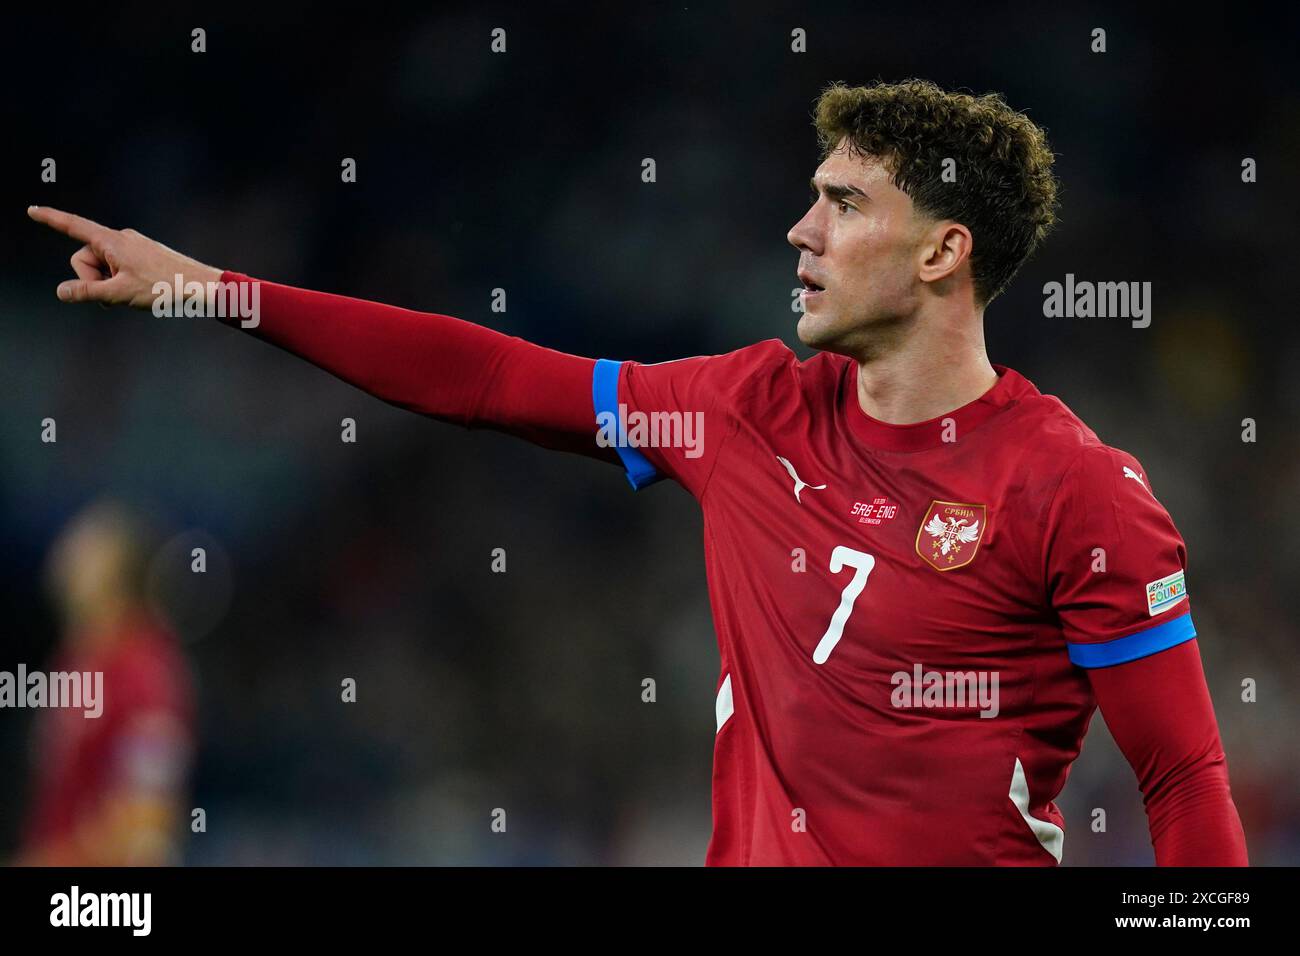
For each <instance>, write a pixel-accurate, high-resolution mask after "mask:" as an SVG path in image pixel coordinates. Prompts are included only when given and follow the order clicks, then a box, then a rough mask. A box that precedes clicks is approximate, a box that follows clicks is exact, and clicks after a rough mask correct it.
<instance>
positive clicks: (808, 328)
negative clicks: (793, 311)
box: [796, 312, 842, 349]
mask: <svg viewBox="0 0 1300 956" xmlns="http://www.w3.org/2000/svg"><path fill="white" fill-rule="evenodd" d="M841 331H842V330H841V329H840V328H839V325H838V323H837V322H835V320H834V318H833V317H831V316H829V315H815V314H813V313H811V312H805V313H804V314H803V315H801V316H799V325H798V327H797V328H796V332H797V333H798V335H799V341H800V342H802V343H803V344H804V345H806V346H808V347H809V348H810V349H826V348H829V347H830V346H831V345H833V344H834V343H835V342H836V340H838V339H839V338H840V334H841Z"/></svg>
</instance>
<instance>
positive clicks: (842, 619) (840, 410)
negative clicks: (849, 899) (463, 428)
mask: <svg viewBox="0 0 1300 956" xmlns="http://www.w3.org/2000/svg"><path fill="white" fill-rule="evenodd" d="M994 367H995V369H996V370H997V372H998V374H999V378H998V382H997V384H996V385H994V386H993V387H992V388H991V389H990V390H989V391H988V392H987V393H986V394H985V395H983V396H982V397H981V398H979V399H977V400H975V401H973V402H971V403H970V404H968V405H965V406H963V407H962V408H959V409H957V410H956V411H953V412H951V413H950V414H948V415H945V416H942V417H941V418H939V419H935V420H933V421H928V422H921V423H919V424H913V425H890V424H887V423H884V422H880V421H877V420H875V419H872V418H870V417H868V416H867V415H866V414H865V413H864V412H863V411H862V409H861V406H860V405H859V404H858V401H857V392H856V380H855V373H856V368H857V366H856V363H855V362H853V361H852V360H850V359H848V358H845V357H842V356H838V355H833V354H829V353H819V354H817V355H815V356H814V357H812V358H810V359H808V360H806V361H800V360H799V359H798V358H797V357H796V356H795V355H794V353H793V352H791V351H790V349H788V348H787V347H786V346H785V345H784V344H783V343H782V342H780V341H779V340H776V339H772V340H768V341H765V342H760V343H758V344H756V345H752V346H749V347H746V348H742V349H739V350H737V351H735V352H731V353H728V354H726V355H719V356H702V357H697V358H689V359H682V360H678V361H674V362H664V363H659V364H656V365H645V364H640V363H636V362H621V363H619V362H612V361H609V360H601V361H600V362H598V363H597V364H596V367H595V376H594V384H593V398H594V400H595V405H596V410H597V413H598V421H602V422H604V423H607V424H608V423H610V422H611V421H617V422H618V428H619V429H620V432H621V433H622V435H623V438H624V439H625V440H630V441H632V442H634V443H636V442H639V443H641V447H636V448H633V447H621V448H620V449H619V454H620V456H621V457H622V459H623V462H624V464H625V466H626V467H627V471H628V478H629V480H630V481H631V482H632V484H633V486H634V487H637V488H640V487H644V486H645V485H647V484H649V483H651V482H653V481H655V480H657V479H658V478H661V477H670V478H673V479H675V480H677V481H678V482H680V483H681V484H682V485H683V486H684V487H685V488H686V489H687V490H689V491H690V492H691V494H692V495H694V496H695V498H696V499H697V500H698V501H699V503H700V505H701V507H702V509H703V514H704V546H705V561H706V567H707V572H708V585H709V597H710V602H711V605H712V609H713V614H714V621H715V625H716V632H717V639H718V648H719V652H720V655H721V663H722V666H721V673H720V674H719V677H718V693H717V733H716V737H715V743H714V770H713V823H714V830H713V837H712V840H711V842H710V844H709V849H708V854H707V858H706V862H707V863H708V864H711V865H729V864H734V865H788V864H827V865H830V864H836V865H843V864H849V865H855V864H856V865H925V864H949V865H987V864H1041V865H1053V864H1055V863H1058V862H1059V861H1060V858H1061V849H1062V845H1063V840H1064V820H1063V818H1062V815H1061V812H1060V810H1059V809H1058V808H1057V806H1056V805H1055V803H1053V800H1054V798H1055V797H1056V796H1057V795H1058V794H1059V793H1060V792H1061V789H1062V787H1063V785H1064V784H1065V780H1066V777H1067V775H1068V773H1069V768H1070V764H1071V763H1072V761H1073V760H1074V758H1075V757H1076V756H1077V755H1078V753H1079V749H1080V746H1081V743H1082V741H1083V738H1084V735H1085V733H1086V731H1087V729H1088V723H1089V721H1090V720H1091V717H1092V714H1093V712H1094V710H1095V708H1096V702H1095V699H1094V696H1093V693H1092V690H1091V688H1090V686H1089V682H1088V678H1087V674H1086V671H1085V670H1084V669H1085V668H1088V667H1099V666H1109V665H1113V664H1118V663H1123V662H1126V661H1130V660H1135V659H1137V658H1140V657H1145V656H1147V655H1150V654H1153V653H1156V652H1157V651H1160V650H1163V649H1166V648H1169V647H1172V646H1174V645H1176V644H1180V643H1182V642H1184V641H1188V640H1191V639H1192V638H1193V637H1194V636H1195V631H1194V629H1193V626H1192V620H1191V616H1190V610H1189V603H1188V600H1187V592H1186V586H1185V582H1184V578H1183V572H1184V571H1185V568H1186V553H1185V549H1184V545H1183V541H1182V538H1181V537H1180V536H1179V534H1178V531H1177V530H1176V528H1175V527H1174V524H1173V522H1172V521H1171V520H1170V517H1169V515H1168V513H1167V512H1166V511H1165V509H1164V508H1163V507H1162V506H1161V504H1160V503H1159V502H1158V501H1157V500H1156V498H1155V497H1154V496H1153V494H1152V492H1151V489H1150V485H1149V482H1148V481H1147V477H1146V475H1145V472H1144V469H1143V468H1142V465H1141V464H1140V463H1139V462H1138V461H1137V460H1136V459H1135V458H1134V457H1133V456H1132V455H1129V454H1128V453H1126V452H1123V451H1119V450H1117V449H1114V448H1110V447H1108V446H1106V445H1104V444H1103V443H1102V442H1101V441H1100V440H1099V439H1098V438H1097V436H1096V434H1095V433H1094V432H1093V431H1092V430H1091V429H1089V428H1088V427H1087V426H1086V425H1085V424H1083V423H1082V422H1081V421H1080V420H1079V419H1078V418H1077V417H1076V416H1075V415H1074V414H1073V413H1072V412H1071V411H1070V410H1069V409H1068V408H1067V407H1066V406H1065V405H1064V404H1063V403H1061V402H1060V401H1059V400H1058V399H1056V398H1054V397H1052V396H1047V395H1043V394H1041V393H1039V391H1038V390H1037V389H1036V388H1035V387H1034V386H1033V385H1032V384H1031V383H1030V382H1029V381H1027V380H1026V379H1025V378H1024V377H1023V376H1021V375H1019V374H1018V373H1017V372H1015V371H1013V370H1011V369H1008V368H1005V367H1003V366H994ZM620 406H622V408H621V409H620ZM601 412H607V413H608V417H604V418H602V417H601V415H600V413H601ZM638 413H640V415H638ZM674 414H676V416H677V418H676V419H674V418H673V416H674ZM609 434H611V435H612V434H614V431H613V430H612V429H611V430H610V431H609ZM656 441H658V442H659V443H660V444H659V445H657V446H656V445H654V444H652V443H653V442H656Z"/></svg>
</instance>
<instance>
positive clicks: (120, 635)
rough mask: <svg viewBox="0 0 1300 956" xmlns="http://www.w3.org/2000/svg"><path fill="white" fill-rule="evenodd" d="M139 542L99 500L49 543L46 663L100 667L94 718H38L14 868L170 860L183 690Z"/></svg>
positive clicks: (176, 824)
mask: <svg viewBox="0 0 1300 956" xmlns="http://www.w3.org/2000/svg"><path fill="white" fill-rule="evenodd" d="M146 541H147V539H146V537H145V536H144V534H143V533H142V529H141V526H140V525H139V523H138V521H137V520H136V519H135V518H134V517H133V516H132V515H131V514H130V513H129V512H128V511H127V510H125V509H124V508H123V507H121V506H120V505H117V504H114V503H111V502H109V503H100V504H96V505H93V506H91V507H89V508H88V509H86V510H85V511H84V512H82V513H81V514H80V515H78V516H77V517H76V518H75V519H73V521H72V522H71V523H70V524H69V525H68V527H67V528H66V529H65V530H64V532H63V534H62V535H61V536H60V537H59V539H58V541H57V542H56V543H55V545H54V547H53V549H52V552H51V556H50V562H49V567H48V579H49V586H50V590H51V593H52V595H53V597H54V599H55V601H56V603H57V604H58V606H59V610H60V612H61V614H62V617H63V620H64V627H65V630H64V638H63V641H62V644H61V645H60V647H59V649H58V651H57V653H56V655H55V658H54V660H53V661H52V662H51V664H50V670H51V671H57V672H72V671H76V672H83V673H86V672H89V673H94V672H101V673H102V674H103V683H102V697H103V700H102V713H101V714H100V715H99V716H98V717H90V716H87V715H86V714H85V712H84V711H83V710H82V709H78V708H68V707H60V708H47V709H44V710H41V711H40V712H39V713H38V716H37V718H36V723H35V739H34V747H33V759H34V764H35V786H34V787H33V789H32V805H31V810H30V813H29V816H28V821H27V827H26V832H25V834H24V844H23V847H22V849H21V851H20V854H19V858H18V861H17V862H18V863H19V864H23V865H31V866H149V865H161V864H172V863H177V862H179V859H180V842H179V837H180V836H181V834H182V833H183V830H182V829H181V827H183V826H184V823H183V820H182V817H183V816H184V812H185V811H184V807H183V806H182V802H181V801H182V800H183V797H184V791H185V787H186V781H187V777H188V771H189V766H190V761H191V753H192V750H193V746H194V729H193V724H194V712H193V700H192V696H193V690H192V687H191V681H190V674H189V670H188V667H187V665H186V663H185V659H184V657H183V655H182V654H181V651H180V648H179V647H178V646H177V642H176V640H175V638H174V637H173V635H172V634H171V633H170V632H169V630H168V629H167V627H166V625H165V624H163V622H161V621H160V620H159V619H158V618H157V617H156V616H155V615H153V614H151V613H150V612H149V611H148V610H147V609H146V601H145V597H144V588H145V574H146V569H147V564H148V559H149V553H148V549H147V544H146Z"/></svg>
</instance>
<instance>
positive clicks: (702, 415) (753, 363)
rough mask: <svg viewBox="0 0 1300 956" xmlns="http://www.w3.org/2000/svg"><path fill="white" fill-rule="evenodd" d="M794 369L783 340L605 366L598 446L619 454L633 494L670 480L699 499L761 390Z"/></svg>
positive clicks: (599, 376) (599, 366)
mask: <svg viewBox="0 0 1300 956" xmlns="http://www.w3.org/2000/svg"><path fill="white" fill-rule="evenodd" d="M793 362H795V356H794V353H793V352H791V351H790V349H789V348H788V347H786V345H785V344H784V343H783V342H781V341H780V340H779V339H768V340H766V341H763V342H758V343H755V344H754V345H749V346H746V347H745V348H741V349H737V350H735V351H734V352H727V353H725V354H721V355H697V356H693V357H691V358H683V359H676V360H674V361H669V362H657V363H653V364H645V363H641V362H634V361H624V362H619V361H614V360H611V359H600V360H599V361H597V362H596V368H595V370H594V373H593V378H592V400H593V403H594V406H595V411H596V425H597V428H598V433H597V441H598V442H600V443H601V444H605V445H608V444H613V445H614V446H615V447H616V448H617V450H618V454H619V457H620V458H621V459H622V461H623V466H624V469H625V470H626V472H627V479H628V482H629V483H630V484H631V485H632V487H633V488H635V489H637V490H640V489H641V488H644V487H646V486H647V485H650V484H653V483H654V482H656V481H659V480H660V479H663V478H671V479H673V480H674V481H676V482H678V483H679V484H681V485H682V486H683V487H684V488H686V490H687V491H689V492H691V494H693V495H694V496H695V497H696V498H700V497H702V496H703V494H704V489H705V487H706V486H707V484H708V480H709V477H710V475H711V474H712V471H713V467H714V465H715V464H716V462H717V460H718V456H719V455H720V454H721V450H722V446H723V445H724V444H725V442H726V439H727V438H728V437H729V435H730V434H731V433H732V432H733V431H734V430H735V428H736V426H737V422H738V421H739V418H740V416H741V415H744V414H746V413H747V411H748V409H747V403H748V402H749V401H750V399H751V396H753V394H754V392H755V388H756V387H757V386H758V385H759V384H761V383H762V382H764V381H771V380H772V379H773V378H774V377H776V376H779V375H780V374H781V371H782V370H783V369H785V368H787V367H788V366H789V365H790V364H791V363H793Z"/></svg>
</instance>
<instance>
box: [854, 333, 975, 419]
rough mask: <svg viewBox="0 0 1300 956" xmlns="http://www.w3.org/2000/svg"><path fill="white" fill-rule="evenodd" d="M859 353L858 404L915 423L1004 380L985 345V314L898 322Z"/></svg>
mask: <svg viewBox="0 0 1300 956" xmlns="http://www.w3.org/2000/svg"><path fill="white" fill-rule="evenodd" d="M884 338H886V339H887V340H888V341H880V342H875V343H872V345H870V346H868V347H867V348H864V349H861V350H859V351H858V354H856V355H854V356H853V357H854V358H855V359H857V362H858V404H860V405H861V406H862V410H863V411H864V412H866V413H867V414H868V415H870V416H871V417H872V418H874V419H876V420H877V421H882V422H886V423H887V424H890V425H912V424H915V423H916V422H924V421H929V420H930V419H933V418H939V417H941V416H943V415H946V414H947V413H948V412H951V411H954V410H956V409H958V408H961V407H962V406H963V405H966V404H968V403H970V402H973V401H975V399H977V398H979V397H980V396H981V395H983V394H984V393H985V392H987V391H988V390H989V389H990V388H992V387H993V386H994V385H995V384H997V381H998V373H997V372H996V371H995V370H994V368H993V366H992V364H990V362H989V358H988V353H987V352H986V351H985V348H984V321H983V313H982V312H979V313H976V314H975V315H974V317H973V319H972V316H971V314H970V313H966V314H965V316H957V315H954V316H951V317H945V316H938V317H934V316H931V317H926V318H925V319H921V318H919V317H917V318H914V319H913V320H912V321H910V322H905V323H901V324H900V325H898V326H895V327H894V328H893V329H892V330H890V333H889V334H887V335H886V336H884Z"/></svg>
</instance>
